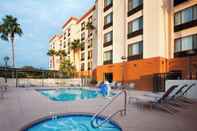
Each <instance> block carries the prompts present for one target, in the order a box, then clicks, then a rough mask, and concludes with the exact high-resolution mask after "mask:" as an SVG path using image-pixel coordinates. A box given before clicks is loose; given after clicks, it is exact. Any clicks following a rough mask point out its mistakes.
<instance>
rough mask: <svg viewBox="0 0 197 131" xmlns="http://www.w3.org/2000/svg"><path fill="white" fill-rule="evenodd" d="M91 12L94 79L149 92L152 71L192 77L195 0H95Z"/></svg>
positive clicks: (196, 68)
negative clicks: (133, 84) (129, 84)
mask: <svg viewBox="0 0 197 131" xmlns="http://www.w3.org/2000/svg"><path fill="white" fill-rule="evenodd" d="M93 12H94V13H93V14H94V16H95V17H94V18H95V22H93V25H94V26H95V30H94V32H93V37H92V38H93V47H92V48H93V49H92V52H93V53H92V56H93V58H92V71H93V76H94V77H95V78H96V79H97V81H104V80H109V81H121V82H134V83H135V84H136V87H137V88H138V89H143V90H152V87H153V77H154V75H155V74H161V73H169V72H176V73H178V74H181V76H180V77H182V79H196V77H197V57H196V54H197V53H196V50H197V1H196V0H97V1H96V3H95V10H93ZM79 23H80V24H79V25H82V24H81V22H79ZM81 63H83V62H81ZM84 63H86V65H87V61H84ZM81 67H82V66H81Z"/></svg>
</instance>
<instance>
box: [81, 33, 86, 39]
mask: <svg viewBox="0 0 197 131" xmlns="http://www.w3.org/2000/svg"><path fill="white" fill-rule="evenodd" d="M81 40H82V41H83V40H85V32H83V33H81Z"/></svg>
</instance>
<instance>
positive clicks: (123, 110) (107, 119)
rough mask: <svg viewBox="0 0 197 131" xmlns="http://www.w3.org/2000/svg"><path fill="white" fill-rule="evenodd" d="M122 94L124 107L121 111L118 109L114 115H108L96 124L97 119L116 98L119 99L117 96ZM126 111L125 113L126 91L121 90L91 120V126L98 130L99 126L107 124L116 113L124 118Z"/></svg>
mask: <svg viewBox="0 0 197 131" xmlns="http://www.w3.org/2000/svg"><path fill="white" fill-rule="evenodd" d="M122 94H124V107H123V109H120V110H118V111H116V112H114V113H112V114H111V115H109V116H108V117H106V118H105V119H104V120H103V121H102V122H101V123H98V120H97V117H98V116H99V115H100V114H101V113H102V112H104V111H105V110H106V109H107V108H108V107H109V106H110V105H111V104H112V103H113V102H114V101H115V100H116V99H117V98H119V96H121V95H122ZM126 111H127V91H126V90H122V91H121V92H120V93H118V94H117V95H116V96H115V97H114V98H113V99H112V100H111V101H109V102H108V103H107V104H106V105H104V106H103V107H102V108H101V109H100V110H99V111H98V112H97V113H96V114H95V115H94V116H93V117H92V119H91V125H92V126H93V127H94V128H99V127H101V126H103V125H104V124H105V123H106V122H108V121H109V120H110V119H111V118H112V117H114V116H115V115H117V114H118V113H121V115H122V116H123V115H124V116H125V115H126Z"/></svg>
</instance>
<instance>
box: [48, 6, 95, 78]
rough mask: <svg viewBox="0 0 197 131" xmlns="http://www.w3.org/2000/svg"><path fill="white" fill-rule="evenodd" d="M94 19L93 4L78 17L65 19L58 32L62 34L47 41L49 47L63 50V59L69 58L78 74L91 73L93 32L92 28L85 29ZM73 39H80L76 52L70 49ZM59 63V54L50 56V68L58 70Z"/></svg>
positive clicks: (87, 74)
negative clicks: (79, 45) (79, 47)
mask: <svg viewBox="0 0 197 131" xmlns="http://www.w3.org/2000/svg"><path fill="white" fill-rule="evenodd" d="M95 20H96V19H95V6H93V7H91V8H90V9H89V10H88V11H87V12H86V13H85V14H84V15H83V16H81V17H80V18H76V17H73V16H72V17H70V18H69V19H68V20H66V22H65V23H64V25H63V26H62V33H60V34H62V35H54V36H53V37H52V38H51V39H50V41H49V49H54V50H55V51H56V52H58V51H59V50H64V51H65V53H66V56H65V59H66V60H70V62H71V63H72V64H73V65H74V66H75V67H76V70H77V73H78V76H91V75H92V49H93V48H92V45H93V39H94V40H95V38H94V37H95V35H94V34H95V33H94V30H93V29H91V30H90V29H87V24H88V23H89V24H91V25H93V24H94V23H95V22H96V21H95ZM60 36H61V37H60ZM74 40H80V43H81V45H82V47H81V49H79V50H78V51H77V52H74V50H73V49H72V42H73V41H74ZM53 45H54V46H53ZM60 63H61V61H60V56H56V55H54V56H50V58H49V68H50V69H51V70H59V69H60ZM53 65H55V66H53Z"/></svg>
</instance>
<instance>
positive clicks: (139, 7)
mask: <svg viewBox="0 0 197 131" xmlns="http://www.w3.org/2000/svg"><path fill="white" fill-rule="evenodd" d="M142 9H143V4H142V5H139V6H138V7H136V8H134V9H132V10H130V11H128V13H127V16H128V17H129V16H131V15H133V14H135V13H136V12H138V11H140V10H142Z"/></svg>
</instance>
